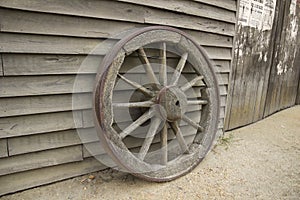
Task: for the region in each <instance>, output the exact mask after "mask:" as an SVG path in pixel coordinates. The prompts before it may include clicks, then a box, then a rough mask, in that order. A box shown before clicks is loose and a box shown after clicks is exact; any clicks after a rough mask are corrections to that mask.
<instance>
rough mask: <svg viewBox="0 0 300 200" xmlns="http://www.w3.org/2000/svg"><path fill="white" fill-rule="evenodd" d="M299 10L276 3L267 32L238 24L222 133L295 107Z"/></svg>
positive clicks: (291, 1)
mask: <svg viewBox="0 0 300 200" xmlns="http://www.w3.org/2000/svg"><path fill="white" fill-rule="evenodd" d="M299 11H300V10H299V3H298V2H297V1H296V0H280V1H279V0H277V4H276V12H275V17H274V18H275V19H274V23H273V27H272V29H271V30H264V29H259V28H256V27H249V26H243V25H241V24H239V25H238V30H237V34H236V41H235V50H234V59H233V65H232V76H231V80H230V84H231V87H230V89H231V90H230V91H229V93H230V95H229V96H230V97H231V101H230V102H229V106H228V107H227V115H226V122H225V129H226V130H230V129H234V128H237V127H241V126H245V125H248V124H251V123H253V122H256V121H259V120H261V119H263V118H264V117H267V116H269V115H271V114H273V113H275V112H277V111H279V110H281V109H284V108H288V107H291V106H293V105H295V102H296V96H297V89H298V83H299V71H300V68H299V44H300V43H299V38H300V34H299V29H298V26H299V22H300V20H299V19H300V12H299ZM239 12H243V8H242V7H240V11H239Z"/></svg>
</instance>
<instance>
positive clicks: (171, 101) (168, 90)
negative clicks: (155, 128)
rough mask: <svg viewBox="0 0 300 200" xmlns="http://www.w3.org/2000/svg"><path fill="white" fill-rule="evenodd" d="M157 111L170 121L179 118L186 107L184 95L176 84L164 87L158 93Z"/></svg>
mask: <svg viewBox="0 0 300 200" xmlns="http://www.w3.org/2000/svg"><path fill="white" fill-rule="evenodd" d="M157 102H158V104H159V105H160V108H159V112H160V114H161V115H162V117H163V118H165V119H166V120H168V121H170V122H174V121H177V120H179V119H181V117H182V116H183V115H184V113H185V111H186V107H187V97H186V95H185V94H184V93H183V92H182V91H181V90H180V89H179V88H178V87H176V86H170V87H164V88H163V89H161V90H160V92H159V93H158V101H157Z"/></svg>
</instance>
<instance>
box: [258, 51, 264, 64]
mask: <svg viewBox="0 0 300 200" xmlns="http://www.w3.org/2000/svg"><path fill="white" fill-rule="evenodd" d="M262 59H263V53H262V52H259V58H258V62H261V61H262Z"/></svg>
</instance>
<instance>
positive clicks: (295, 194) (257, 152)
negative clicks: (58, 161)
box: [2, 106, 300, 200]
mask: <svg viewBox="0 0 300 200" xmlns="http://www.w3.org/2000/svg"><path fill="white" fill-rule="evenodd" d="M92 175H93V176H94V177H93V176H91V178H93V179H89V178H88V177H89V176H88V175H87V176H82V177H78V178H74V179H70V180H67V181H63V182H59V183H56V184H51V185H48V186H43V187H39V188H35V189H31V190H27V191H24V192H21V193H16V194H14V195H10V196H4V197H3V198H2V200H7V199H16V200H17V199H18V200H19V199H45V200H46V199H91V200H93V199H161V200H163V199H272V200H273V199H300V106H297V107H294V108H291V109H288V110H285V111H283V112H280V113H277V114H275V115H273V116H271V117H269V118H267V119H265V120H263V121H261V122H258V123H256V124H253V125H250V126H247V127H244V128H241V129H238V130H235V131H231V132H228V133H227V134H226V136H225V138H223V139H222V140H220V141H219V144H218V145H217V146H216V148H215V149H214V150H213V151H212V152H211V153H210V154H209V155H208V156H207V157H206V159H205V160H204V161H203V162H202V163H201V164H200V165H199V166H198V167H197V168H196V169H195V170H194V171H192V172H191V173H190V174H188V175H186V176H184V177H182V178H180V179H177V180H175V181H173V182H169V183H160V184H159V183H149V182H145V181H142V180H139V179H137V178H134V177H132V176H131V175H128V174H123V173H118V172H114V171H111V170H107V171H106V172H101V173H94V174H92Z"/></svg>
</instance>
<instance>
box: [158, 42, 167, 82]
mask: <svg viewBox="0 0 300 200" xmlns="http://www.w3.org/2000/svg"><path fill="white" fill-rule="evenodd" d="M160 54H161V57H162V60H161V67H160V71H159V82H160V84H161V85H162V86H166V85H167V84H168V83H167V81H168V80H167V79H168V78H167V45H166V43H165V42H164V43H163V44H162V49H161V51H160Z"/></svg>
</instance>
